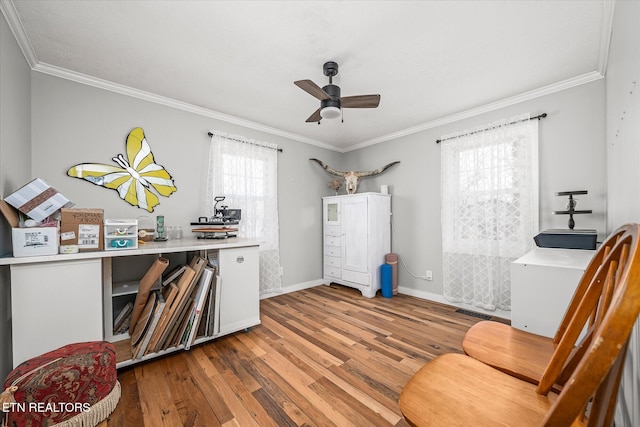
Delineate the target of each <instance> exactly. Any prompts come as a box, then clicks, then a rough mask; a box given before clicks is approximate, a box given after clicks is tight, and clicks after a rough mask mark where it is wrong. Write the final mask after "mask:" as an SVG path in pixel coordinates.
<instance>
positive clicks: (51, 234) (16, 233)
mask: <svg viewBox="0 0 640 427" xmlns="http://www.w3.org/2000/svg"><path fill="white" fill-rule="evenodd" d="M12 240H13V256H16V257H21V256H37V255H55V254H57V253H58V229H57V227H33V228H13V229H12Z"/></svg>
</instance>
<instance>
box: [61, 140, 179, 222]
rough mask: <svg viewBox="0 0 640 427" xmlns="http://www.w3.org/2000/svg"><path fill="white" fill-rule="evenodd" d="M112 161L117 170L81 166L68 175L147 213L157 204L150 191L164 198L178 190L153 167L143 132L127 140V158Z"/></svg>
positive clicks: (155, 165)
mask: <svg viewBox="0 0 640 427" xmlns="http://www.w3.org/2000/svg"><path fill="white" fill-rule="evenodd" d="M112 160H113V161H114V162H116V163H117V164H118V165H119V167H117V166H111V165H105V164H102V163H81V164H79V165H76V166H74V167H72V168H70V169H69V170H68V171H67V175H69V176H71V177H73V178H81V179H84V180H87V181H89V182H90V183H92V184H95V185H99V186H101V187H105V188H111V189H112V190H116V191H117V192H118V194H119V195H120V198H121V199H123V200H126V201H127V202H129V204H131V205H133V206H137V207H139V208H142V209H146V210H147V211H149V212H153V208H155V207H156V206H157V205H158V204H160V201H159V199H158V196H156V194H155V193H154V192H152V191H151V190H152V189H153V190H155V191H156V192H157V193H158V194H160V195H162V196H165V197H169V196H170V195H171V194H172V193H173V192H175V191H176V190H177V188H176V187H175V185H174V184H173V178H172V177H171V175H169V172H167V171H166V170H165V169H164V168H163V167H162V166H160V165H158V164H157V163H155V161H154V159H153V153H152V152H151V147H149V143H147V140H146V139H145V136H144V130H142V128H135V129H134V130H132V131H131V132H130V133H129V136H127V158H126V159H125V158H124V156H123V155H122V154H118V155H117V156H116V157H114V158H113V159H112Z"/></svg>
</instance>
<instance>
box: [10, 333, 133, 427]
mask: <svg viewBox="0 0 640 427" xmlns="http://www.w3.org/2000/svg"><path fill="white" fill-rule="evenodd" d="M4 389H5V391H4V392H3V393H2V395H0V403H1V405H2V407H0V410H4V411H5V412H6V413H5V421H4V422H5V423H6V425H9V426H13V425H16V426H25V427H30V426H44V425H48V426H60V427H62V426H64V427H70V426H96V425H98V424H99V423H100V422H102V421H103V420H105V419H106V418H107V417H108V416H109V415H110V414H111V413H112V412H113V410H114V409H115V408H116V405H117V404H118V401H119V400H120V383H119V382H118V377H117V372H116V352H115V348H114V347H113V345H112V344H111V343H109V342H106V341H92V342H84V343H75V344H69V345H66V346H64V347H61V348H59V349H57V350H53V351H50V352H48V353H45V354H43V355H41V356H39V357H35V358H33V359H30V360H27V361H26V362H23V363H21V364H20V365H18V366H17V367H16V368H15V369H14V370H13V371H11V372H10V373H9V375H8V376H7V378H6V380H5V382H4Z"/></svg>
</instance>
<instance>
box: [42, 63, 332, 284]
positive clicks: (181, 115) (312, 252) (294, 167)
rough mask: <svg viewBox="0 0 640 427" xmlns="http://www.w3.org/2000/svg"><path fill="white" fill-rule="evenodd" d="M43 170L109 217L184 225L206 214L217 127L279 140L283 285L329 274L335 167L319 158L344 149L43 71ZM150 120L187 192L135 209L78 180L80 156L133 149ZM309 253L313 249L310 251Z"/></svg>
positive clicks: (159, 154) (78, 200)
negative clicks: (73, 173) (324, 202)
mask: <svg viewBox="0 0 640 427" xmlns="http://www.w3.org/2000/svg"><path fill="white" fill-rule="evenodd" d="M31 93H32V112H31V114H32V115H31V122H32V131H31V134H32V141H31V144H32V150H33V153H32V158H31V167H32V170H33V175H34V176H37V177H40V178H42V179H44V180H45V181H47V182H48V183H49V184H50V185H52V186H53V187H55V188H56V189H57V190H58V191H60V192H61V193H62V194H64V195H65V196H66V197H67V198H69V199H70V200H71V201H73V202H74V203H75V204H76V206H77V207H88V208H92V207H95V208H103V209H104V211H105V217H107V218H113V219H116V218H139V217H141V216H150V217H152V218H153V219H155V215H164V216H165V224H166V225H181V226H182V227H183V230H184V233H186V234H187V235H188V234H190V230H191V227H190V225H189V224H190V222H192V221H195V220H197V218H198V217H199V216H201V215H202V214H203V209H202V202H203V196H204V194H205V190H206V188H205V187H204V185H205V179H206V177H207V167H208V166H207V165H208V156H209V146H210V141H211V139H210V137H209V136H208V135H207V133H208V131H210V130H221V131H223V132H226V133H231V134H238V135H243V136H246V137H248V138H254V139H258V140H263V141H269V142H273V143H276V144H278V146H279V147H281V148H282V149H283V152H282V153H280V154H278V203H279V221H280V247H281V254H280V259H281V264H282V267H283V270H284V276H283V278H282V279H283V286H285V287H288V286H297V285H299V284H300V283H306V282H309V281H314V280H317V279H319V278H321V277H322V242H321V224H322V221H321V213H322V209H321V199H320V196H321V195H322V194H323V193H324V192H325V188H327V189H328V187H326V182H327V181H328V179H327V176H326V173H325V172H324V171H322V170H321V169H320V168H318V167H317V165H316V164H314V163H312V162H309V160H308V159H309V158H310V157H319V158H324V159H326V160H327V161H328V162H333V163H336V164H338V165H339V164H340V154H339V153H336V152H335V151H331V150H327V149H324V148H319V147H316V146H313V145H309V144H301V143H299V142H295V141H291V140H288V139H286V138H282V137H276V136H274V135H271V134H266V133H263V132H259V131H255V130H252V129H248V128H243V127H241V126H237V125H232V124H229V123H226V122H221V121H218V120H215V119H212V118H209V117H205V116H200V115H197V114H194V113H190V112H186V111H182V110H178V109H175V108H171V107H168V106H165V105H160V104H156V103H153V102H149V101H145V100H141V99H137V98H133V97H129V96H126V95H121V94H118V93H114V92H109V91H106V90H103V89H98V88H95V87H92V86H87V85H83V84H80V83H76V82H73V81H70V80H65V79H61V78H59V77H53V76H50V75H47V74H43V73H36V72H34V73H33V77H32V87H31ZM138 126H140V127H142V128H143V129H144V131H145V135H146V137H147V141H148V142H149V144H150V146H151V150H152V151H153V154H154V157H155V160H156V162H157V163H158V164H160V165H162V166H164V167H165V168H166V169H167V170H168V171H169V173H170V174H171V175H172V176H173V178H174V181H175V185H176V187H177V188H178V191H177V192H176V193H174V194H173V195H171V197H169V198H165V197H161V198H160V199H161V200H160V205H158V206H157V207H156V208H155V211H154V212H153V213H152V214H149V213H147V211H146V210H143V209H140V208H137V207H133V206H131V205H129V204H128V203H126V202H124V201H123V200H121V199H120V198H119V197H118V194H117V193H116V192H115V191H114V190H109V189H106V188H102V187H99V186H95V185H93V184H91V183H89V182H87V181H84V180H81V179H77V178H71V177H69V176H67V175H66V171H67V169H68V168H70V167H71V166H74V165H76V164H78V163H87V162H92V163H106V164H112V163H113V162H112V161H111V158H112V157H114V156H115V155H117V154H119V153H124V149H125V139H126V136H127V135H128V133H129V131H130V130H131V129H133V128H135V127H138ZM301 253H303V254H304V257H301V256H300V254H301Z"/></svg>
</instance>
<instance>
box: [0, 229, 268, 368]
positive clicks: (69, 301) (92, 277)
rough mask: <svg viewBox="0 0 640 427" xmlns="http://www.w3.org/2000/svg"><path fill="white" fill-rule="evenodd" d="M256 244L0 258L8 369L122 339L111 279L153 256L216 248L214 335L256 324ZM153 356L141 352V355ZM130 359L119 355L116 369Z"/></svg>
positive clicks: (179, 243)
mask: <svg viewBox="0 0 640 427" xmlns="http://www.w3.org/2000/svg"><path fill="white" fill-rule="evenodd" d="M258 249H259V242H257V241H252V240H248V239H242V238H230V239H226V240H198V239H194V238H185V239H179V240H169V241H167V242H149V243H146V244H144V245H140V246H139V247H138V248H137V249H124V250H119V251H99V252H84V253H78V254H69V255H45V256H34V257H21V258H15V257H12V256H5V257H0V268H7V266H8V268H9V269H10V284H11V311H12V343H11V344H12V355H13V366H14V367H15V366H17V365H18V364H20V363H21V362H23V361H24V360H27V359H29V358H31V357H34V356H37V355H39V354H42V353H44V352H47V351H50V350H53V349H55V348H57V347H60V346H62V345H65V344H70V343H73V342H79V341H92V340H102V339H105V340H107V341H112V342H117V341H119V340H123V339H124V340H126V339H127V338H128V334H126V337H122V336H113V333H112V332H113V323H112V322H113V316H114V312H113V308H114V307H113V300H114V299H115V297H114V295H113V293H112V287H113V285H114V280H115V276H123V273H125V275H126V273H128V272H129V270H136V267H137V270H140V271H138V272H136V271H133V272H132V273H130V274H129V275H133V276H136V277H137V279H138V280H139V278H140V277H142V275H143V274H144V272H145V271H146V268H148V267H149V266H150V265H151V263H152V262H153V259H154V257H157V256H168V257H171V256H172V255H175V254H181V253H182V254H184V253H188V252H201V251H205V252H210V251H214V252H216V256H217V258H218V260H219V270H218V279H217V280H218V286H222V292H221V296H220V313H219V316H220V331H219V334H218V335H216V336H221V335H226V334H230V333H233V332H236V331H240V330H243V329H246V328H250V327H251V326H255V325H258V324H260V295H259V293H260V290H259V260H258V258H259V253H258ZM173 267H174V266H173V265H172V266H171V267H170V269H171V268H173ZM3 276H4V275H3ZM133 297H135V295H134V296H133ZM216 336H211V337H206V338H204V339H213V338H215V337H216ZM196 343H197V342H196ZM176 349H177V348H176ZM152 357H154V355H149V356H145V359H143V360H146V358H152ZM134 362H135V361H132V360H118V367H121V366H126V365H128V364H131V363H134Z"/></svg>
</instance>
